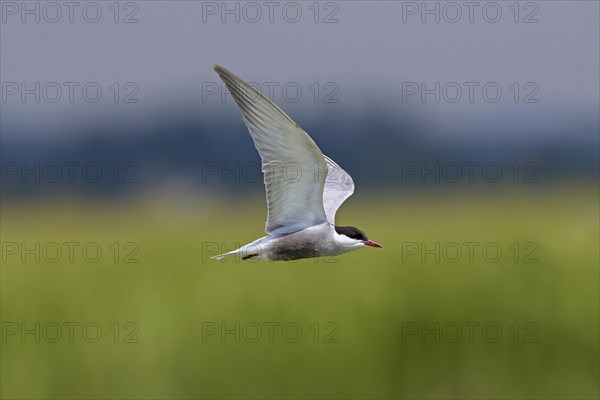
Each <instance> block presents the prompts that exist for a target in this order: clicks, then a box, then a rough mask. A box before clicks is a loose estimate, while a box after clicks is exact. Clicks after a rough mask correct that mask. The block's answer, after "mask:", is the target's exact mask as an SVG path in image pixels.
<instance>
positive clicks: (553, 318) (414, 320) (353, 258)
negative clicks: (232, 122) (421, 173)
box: [1, 186, 599, 399]
mask: <svg viewBox="0 0 600 400" xmlns="http://www.w3.org/2000/svg"><path fill="white" fill-rule="evenodd" d="M232 197H233V196H232ZM150 198H152V197H151V196H150ZM242 200H243V199H238V200H237V201H233V200H227V201H226V200H225V199H213V200H200V199H193V198H187V199H178V200H177V199H176V198H172V199H169V200H158V199H156V198H154V199H153V200H134V199H130V200H127V201H121V202H100V201H99V202H98V203H90V202H89V201H88V202H86V201H77V200H74V199H63V200H57V199H55V200H53V201H48V200H47V199H40V200H39V201H38V202H31V201H30V202H21V203H19V204H15V203H14V202H10V201H4V202H3V206H2V215H1V217H2V227H1V228H2V230H1V233H2V242H3V243H4V245H6V243H7V242H11V243H12V242H15V243H21V242H25V243H27V244H28V246H29V247H32V246H33V245H34V243H35V242H40V243H41V244H42V245H43V244H45V243H49V242H57V243H62V242H69V241H76V242H81V243H85V242H94V243H98V244H99V246H100V247H101V248H102V250H103V255H102V257H100V259H99V261H98V262H96V263H91V262H86V261H85V260H84V259H83V258H82V256H81V251H80V250H77V249H76V250H75V252H74V257H75V258H74V262H72V263H71V262H69V260H68V257H67V256H66V255H63V256H62V258H61V259H60V261H59V262H55V263H53V262H48V261H46V260H44V259H43V258H44V257H42V260H40V262H39V263H37V262H35V260H34V259H33V256H31V255H30V256H27V259H26V262H22V261H21V259H20V254H17V255H9V254H8V253H6V248H3V250H4V253H3V257H5V259H4V260H3V262H2V269H1V289H2V291H1V300H2V302H1V314H2V323H3V330H4V332H3V334H4V336H3V338H2V343H1V346H2V349H1V350H2V351H1V355H2V357H1V375H2V381H1V386H2V389H1V395H2V398H29V399H34V398H35V399H42V398H44V399H45V398H104V399H109V398H139V399H147V398H153V399H159V398H165V399H166V398H598V395H599V386H598V385H599V383H598V376H599V348H598V347H599V342H598V338H599V332H598V327H599V318H598V315H599V298H598V296H599V276H598V272H599V269H598V263H599V260H598V243H599V225H598V224H599V211H598V190H597V187H589V188H582V187H567V186H564V187H558V188H555V189H552V190H548V189H545V190H543V189H541V188H538V187H537V186H536V187H535V188H533V189H528V190H519V191H515V190H513V191H511V190H509V189H506V190H496V191H494V192H489V193H488V192H485V191H484V190H479V189H474V190H471V191H468V192H465V191H458V190H456V191H444V192H435V191H431V192H421V193H418V194H412V195H409V194H407V193H400V192H387V193H384V192H382V193H379V194H377V195H373V196H372V197H368V196H365V195H363V196H362V197H361V196H355V197H353V198H351V199H350V200H349V201H348V202H347V203H346V205H345V206H344V207H343V208H342V209H341V210H340V213H339V214H338V223H339V224H341V225H354V226H357V227H359V228H361V229H363V230H365V232H366V233H367V234H368V235H369V237H370V238H372V239H374V240H376V241H378V242H380V243H382V244H383V245H384V246H385V248H384V249H372V248H365V249H361V250H359V251H356V252H352V253H348V254H345V255H342V256H340V257H336V258H334V259H329V260H301V261H297V262H293V263H282V262H279V263H268V262H236V260H231V259H230V260H227V261H224V262H222V261H215V260H210V259H209V260H206V256H207V254H203V246H204V247H205V248H206V246H213V245H212V243H217V244H219V245H221V244H222V245H223V246H224V248H225V249H227V250H228V249H233V248H234V247H235V246H236V245H237V244H244V243H246V242H249V241H251V240H254V239H256V238H258V237H260V236H262V235H263V232H262V228H263V226H264V217H265V214H266V211H265V207H264V200H263V197H262V195H257V196H256V197H253V198H252V200H251V201H250V202H248V201H242ZM473 241H474V242H479V243H482V244H483V243H487V242H494V243H497V244H498V245H499V246H500V247H501V248H502V250H503V256H502V257H501V259H500V260H499V261H498V262H495V263H494V262H489V261H486V260H485V259H484V258H483V257H482V256H481V252H480V251H479V250H476V251H475V260H474V262H469V260H468V258H467V257H466V255H464V254H463V257H462V258H461V259H460V260H459V261H458V262H450V261H449V260H448V259H444V257H443V256H442V259H441V260H440V262H435V260H434V259H433V256H427V257H426V261H425V262H422V261H421V259H420V257H419V256H408V255H406V254H404V257H405V259H404V260H403V252H402V250H403V243H404V244H406V243H408V242H415V243H421V242H424V243H426V244H427V245H428V247H429V248H432V247H433V246H434V244H435V242H439V243H441V245H444V244H447V243H451V242H457V243H463V242H473ZM114 242H117V243H119V245H118V246H119V247H120V249H121V250H120V252H119V254H118V255H117V262H115V260H114V256H115V254H114V251H112V250H111V248H110V246H111V245H112V243H114ZM128 242H133V243H135V244H136V245H137V246H138V247H139V252H137V254H135V255H134V256H133V258H134V259H137V260H139V262H137V263H124V262H123V260H124V257H125V255H126V254H129V253H130V252H131V251H133V250H135V246H134V247H131V248H129V249H124V248H123V246H125V244H126V243H128ZM514 242H518V243H519V245H520V246H521V245H524V244H526V243H530V242H531V243H535V244H536V245H538V246H539V249H538V251H537V253H536V255H535V258H537V259H538V260H539V262H537V263H525V262H523V254H520V255H519V256H518V257H517V258H518V262H515V260H514V259H513V253H512V252H511V250H510V249H509V246H511V244H512V243H514ZM78 249H81V247H78ZM210 249H211V251H212V247H210ZM213 254H214V253H211V254H208V255H213ZM48 257H50V258H51V257H52V256H48ZM325 261H327V262H325ZM23 322H24V323H26V324H27V325H26V327H27V328H28V329H33V327H34V326H35V325H34V324H35V323H36V322H38V323H40V326H41V328H40V330H43V329H44V327H46V328H47V331H46V332H41V333H40V336H41V338H40V342H39V343H36V341H35V335H33V334H28V335H26V336H25V338H24V340H23V339H22V337H21V333H22V332H20V329H21V325H20V324H21V323H23ZM65 322H67V323H68V322H76V323H79V324H80V325H79V326H78V327H75V328H74V334H75V335H74V339H73V340H72V342H71V341H70V340H69V338H68V329H67V328H66V326H65V325H63V324H64V323H65ZM89 322H94V323H97V324H98V325H99V326H100V327H101V328H102V336H101V337H100V338H99V340H98V341H97V342H96V343H91V340H89V339H90V338H93V336H95V333H94V329H91V330H89V331H88V335H87V336H86V338H87V339H86V338H83V337H82V326H83V325H84V324H86V323H89ZM115 322H118V323H119V326H118V329H117V328H115V325H113V324H115ZM128 322H132V323H133V324H135V325H126V324H127V323H128ZM236 322H237V323H239V324H240V330H243V329H244V327H246V328H247V330H246V331H245V332H240V341H239V343H236V341H235V335H234V334H229V335H226V336H225V340H222V338H221V336H220V334H215V335H207V331H206V328H207V327H208V325H207V323H209V324H210V323H215V324H216V325H211V326H212V327H214V326H217V327H218V328H219V329H220V326H221V324H222V323H225V324H226V326H227V328H228V329H235V324H236ZM269 322H273V323H278V324H279V326H277V327H275V329H274V338H273V340H272V342H271V341H270V340H269V337H268V328H267V327H266V326H265V325H264V324H265V323H269ZM315 322H318V323H319V326H318V329H316V326H315V325H314V324H315ZM329 322H331V323H333V324H330V325H326V324H327V323H329ZM13 323H14V324H16V326H17V327H18V329H19V332H17V333H16V334H8V333H7V330H10V329H11V327H12V328H14V326H15V325H11V324H13ZM49 323H58V324H59V325H62V327H63V328H62V337H61V338H60V339H59V340H58V341H57V343H50V342H49V340H47V339H48V338H49V337H50V338H53V337H54V331H52V325H48V324H49ZM252 323H257V324H259V325H260V326H262V337H261V338H260V339H259V340H258V341H257V342H256V343H253V342H252V341H251V340H250V339H253V338H254V336H255V330H252V329H253V328H252V327H253V326H254V325H252ZM286 323H295V324H297V325H298V326H300V327H301V329H302V336H301V337H300V338H299V340H298V341H297V342H295V343H293V342H291V340H286V338H287V339H292V338H293V337H294V336H295V331H294V329H291V330H289V331H288V336H286V337H284V336H283V333H282V326H283V325H285V324H286ZM422 323H425V324H426V327H427V328H428V329H430V330H432V329H433V330H435V327H436V325H435V324H436V323H439V324H440V325H439V326H440V328H439V329H438V334H439V335H440V340H439V342H437V341H436V340H435V335H434V334H427V335H425V337H424V338H423V337H422V336H421V332H417V333H416V334H410V332H409V330H408V329H412V328H414V327H417V329H419V330H420V329H421V324H422ZM465 323H476V324H479V325H475V329H474V337H473V340H469V335H468V329H467V326H466V325H464V324H465ZM490 323H491V324H499V325H500V326H501V328H502V333H501V335H500V337H499V339H498V340H497V341H493V340H491V339H490V338H491V337H495V336H497V335H495V334H494V330H493V329H491V330H489V331H488V334H487V336H484V334H483V333H482V326H484V325H486V324H490ZM515 323H517V324H519V325H518V326H517V325H515ZM528 323H529V325H527V324H528ZM248 324H250V325H248ZM456 325H458V326H460V327H462V336H461V337H460V338H459V339H458V340H456V342H454V343H453V342H451V340H449V339H450V338H454V337H455V333H454V332H455V331H453V330H452V329H453V328H452V327H455V326H456ZM111 327H112V328H111ZM136 327H137V328H136ZM203 328H204V335H205V336H204V337H203ZM446 328H447V330H445V331H444V329H446ZM115 330H116V331H118V332H119V336H118V337H115ZM315 330H318V331H319V337H318V338H315ZM515 331H517V332H519V335H518V336H516V334H515ZM129 334H131V336H128V335H129ZM329 334H332V336H328V335H329ZM326 338H328V339H332V338H333V339H335V340H334V341H337V343H335V342H334V343H328V342H327V341H328V340H326ZM115 339H116V341H117V343H115ZM131 339H135V340H137V343H126V342H127V341H131ZM315 339H316V341H317V343H315Z"/></svg>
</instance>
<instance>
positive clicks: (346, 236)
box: [335, 226, 383, 249]
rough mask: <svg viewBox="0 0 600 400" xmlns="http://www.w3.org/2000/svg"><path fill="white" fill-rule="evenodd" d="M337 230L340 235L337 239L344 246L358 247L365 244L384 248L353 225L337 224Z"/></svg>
mask: <svg viewBox="0 0 600 400" xmlns="http://www.w3.org/2000/svg"><path fill="white" fill-rule="evenodd" d="M335 231H336V232H337V233H338V235H339V236H338V238H337V241H338V242H339V244H341V245H342V246H344V247H348V248H351V249H358V248H360V247H363V246H371V247H379V248H383V246H382V245H380V244H379V243H377V242H374V241H372V240H369V238H367V235H366V234H365V233H364V232H363V231H361V230H360V229H358V228H355V227H353V226H336V227H335Z"/></svg>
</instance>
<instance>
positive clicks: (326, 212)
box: [213, 65, 382, 261]
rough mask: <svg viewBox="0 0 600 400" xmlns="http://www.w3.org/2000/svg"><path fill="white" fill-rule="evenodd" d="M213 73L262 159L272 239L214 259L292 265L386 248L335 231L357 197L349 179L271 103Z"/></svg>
mask: <svg viewBox="0 0 600 400" xmlns="http://www.w3.org/2000/svg"><path fill="white" fill-rule="evenodd" d="M214 69H215V71H216V72H217V73H218V74H219V76H220V77H221V78H222V79H223V81H224V82H225V84H226V85H227V88H228V89H229V91H230V92H231V95H232V96H233V98H234V99H235V101H236V103H237V105H238V106H239V108H240V110H241V111H242V114H243V117H244V123H245V124H246V126H247V127H248V130H249V131H250V135H251V136H252V139H253V141H254V146H255V147H256V149H257V150H258V152H259V154H260V156H261V159H262V170H263V174H264V181H265V189H266V192H267V206H268V211H269V214H268V217H267V224H266V229H265V230H266V232H267V234H268V236H265V237H262V238H260V239H258V240H255V241H254V242H252V243H249V244H247V245H245V246H242V247H240V248H239V249H237V250H234V251H230V252H228V253H225V254H221V255H218V256H215V257H213V258H216V259H220V258H224V257H227V256H234V255H235V256H238V257H241V259H244V260H247V259H251V258H252V259H263V260H270V261H280V260H282V261H290V260H297V259H301V258H313V257H321V256H335V255H338V254H342V253H345V252H348V251H351V250H356V249H358V248H360V247H363V246H372V247H382V246H381V245H379V244H378V243H376V242H373V241H371V240H368V239H367V237H366V235H365V234H364V233H363V232H362V231H360V230H359V229H357V228H354V227H338V226H335V221H334V219H335V213H336V211H337V209H338V208H339V207H340V205H341V204H342V203H343V202H344V201H345V200H346V199H347V198H348V197H350V195H352V193H353V192H354V182H353V181H352V178H351V177H350V175H348V173H346V172H345V171H344V170H343V169H342V168H341V167H340V166H339V165H337V164H336V163H335V162H334V161H333V160H331V159H330V158H329V157H327V156H324V155H323V153H321V150H319V148H318V147H317V145H316V144H315V142H314V141H313V140H312V139H311V138H310V137H309V136H308V134H307V133H306V132H304V131H303V130H302V128H300V126H298V124H296V123H295V122H294V121H293V120H292V119H291V118H290V117H289V116H288V115H287V114H285V113H284V112H283V111H282V110H281V109H280V108H279V107H277V106H276V105H275V104H274V103H273V102H271V101H270V100H269V99H267V98H266V97H264V96H263V95H262V94H261V93H260V92H258V91H257V90H256V89H254V88H253V87H252V86H250V85H248V84H247V83H246V82H245V81H244V80H242V79H241V78H239V77H238V76H236V75H234V74H233V73H231V72H230V71H228V70H226V69H225V68H223V67H220V66H218V65H215V66H214Z"/></svg>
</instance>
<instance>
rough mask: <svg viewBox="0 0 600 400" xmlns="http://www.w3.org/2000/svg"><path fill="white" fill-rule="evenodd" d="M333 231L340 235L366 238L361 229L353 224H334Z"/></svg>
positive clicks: (360, 238) (357, 238)
mask: <svg viewBox="0 0 600 400" xmlns="http://www.w3.org/2000/svg"><path fill="white" fill-rule="evenodd" d="M335 231H336V232H337V233H339V234H340V235H345V236H348V237H349V238H351V239H356V240H363V241H365V240H368V239H367V235H365V233H364V232H363V231H361V230H360V229H358V228H355V227H353V226H336V227H335Z"/></svg>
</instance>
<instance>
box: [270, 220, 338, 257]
mask: <svg viewBox="0 0 600 400" xmlns="http://www.w3.org/2000/svg"><path fill="white" fill-rule="evenodd" d="M331 230H332V229H331V228H330V226H329V225H328V224H321V225H317V226H313V227H310V228H307V229H303V230H301V231H299V232H295V233H291V234H288V235H284V236H280V237H278V238H275V239H274V240H273V241H272V242H271V246H270V254H269V258H270V259H271V260H273V261H291V260H299V259H301V258H315V257H320V256H326V255H332V254H336V253H335V250H336V249H335V248H333V247H337V245H336V244H335V242H334V241H333V237H332V233H331Z"/></svg>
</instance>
